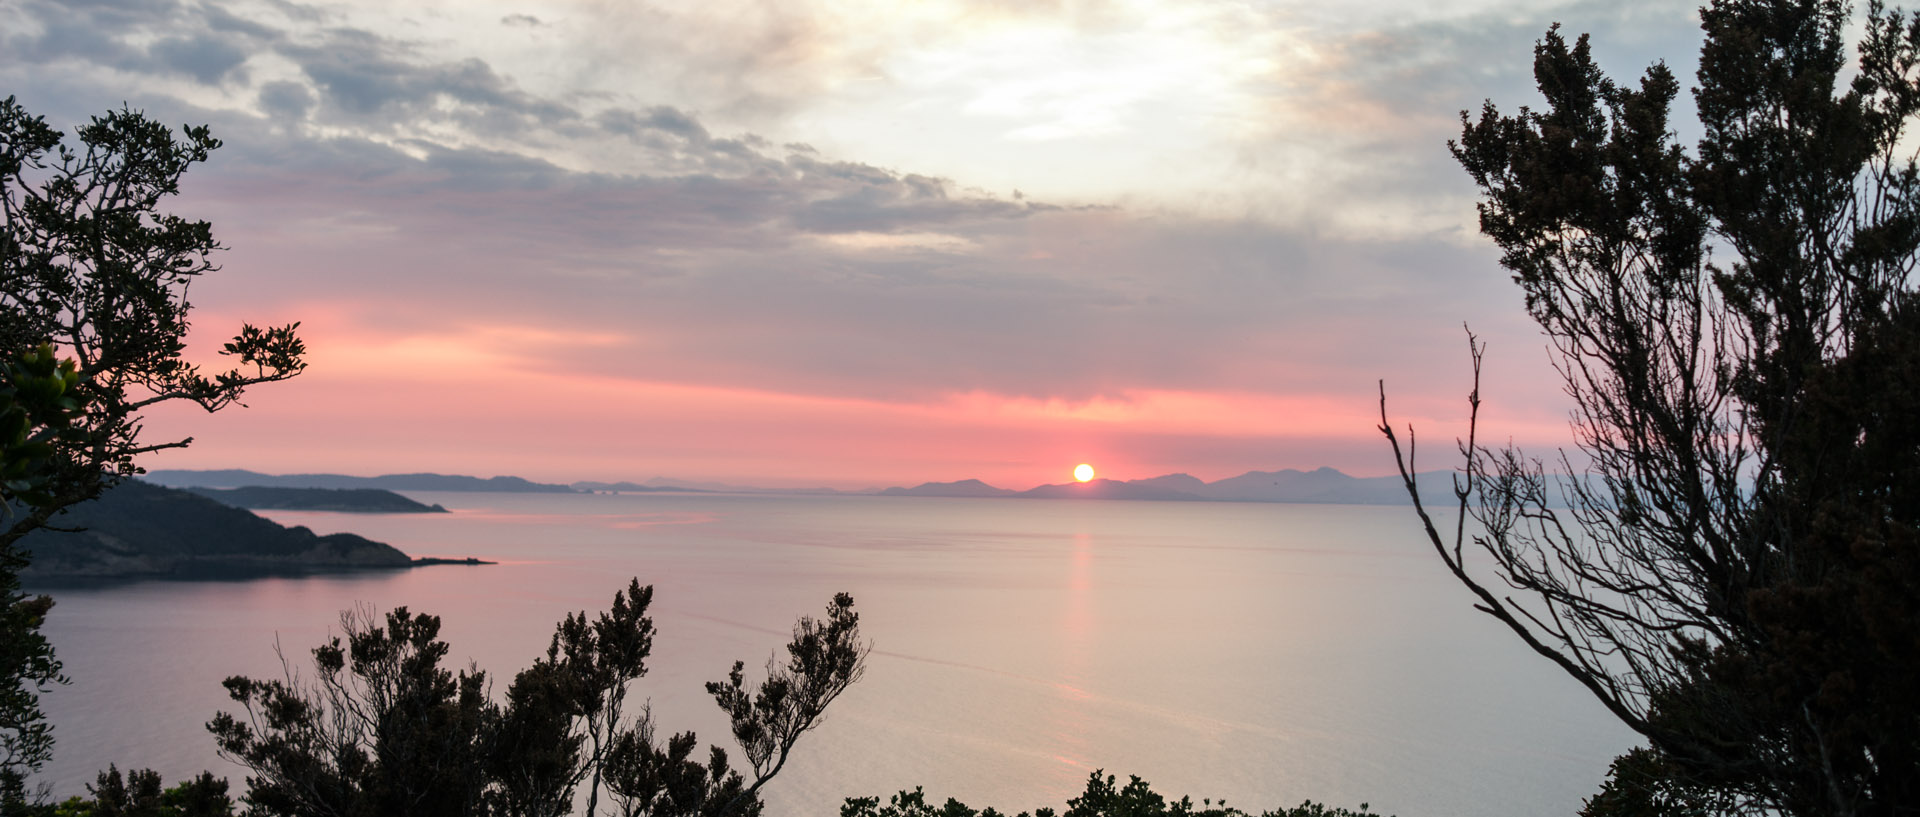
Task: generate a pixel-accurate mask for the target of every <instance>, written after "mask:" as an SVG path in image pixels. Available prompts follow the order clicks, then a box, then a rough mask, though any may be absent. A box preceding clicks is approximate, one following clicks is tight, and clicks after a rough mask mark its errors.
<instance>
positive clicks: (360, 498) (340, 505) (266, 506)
mask: <svg viewBox="0 0 1920 817" xmlns="http://www.w3.org/2000/svg"><path fill="white" fill-rule="evenodd" d="M187 490H189V491H192V492H194V493H196V494H199V495H201V496H204V497H207V498H208V499H212V500H214V501H216V502H219V503H222V504H225V505H232V506H233V507H236V508H254V509H257V510H276V511H341V512H345V513H446V512H447V509H446V508H442V507H440V506H439V505H437V504H436V505H426V504H422V503H419V502H415V501H413V500H411V499H408V498H406V497H404V496H401V495H399V494H396V493H394V492H392V491H388V490H383V489H380V488H273V487H266V486H261V485H247V486H243V487H239V488H197V487H196V488H188V489H187Z"/></svg>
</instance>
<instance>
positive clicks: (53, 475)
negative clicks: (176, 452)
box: [0, 97, 305, 547]
mask: <svg viewBox="0 0 1920 817" xmlns="http://www.w3.org/2000/svg"><path fill="white" fill-rule="evenodd" d="M77 136H78V137H79V146H78V148H77V149H75V148H73V147H69V146H68V145H66V144H63V142H64V139H63V137H62V135H61V134H60V132H59V131H57V130H55V129H54V128H53V127H51V126H49V125H47V123H46V121H45V120H44V119H42V118H40V117H35V116H32V115H30V114H28V113H27V112H26V111H25V110H24V109H22V108H21V107H20V106H19V104H18V103H16V102H15V101H14V99H13V98H12V97H8V98H7V99H5V100H3V101H0V213H4V215H5V218H6V226H5V231H4V233H0V360H19V359H21V358H22V357H23V356H24V355H26V354H27V353H29V352H31V351H32V350H35V349H38V348H39V347H40V346H42V345H43V344H50V345H51V346H52V347H53V348H54V349H55V350H56V351H57V352H58V354H60V355H62V356H68V357H70V358H71V359H72V360H73V362H74V368H73V373H74V375H75V378H74V380H73V381H72V382H71V383H70V384H69V385H68V391H69V392H70V393H71V395H72V396H73V397H74V399H75V400H76V401H77V404H78V406H79V407H81V409H82V410H81V411H80V412H79V413H78V415H77V416H75V417H73V418H72V420H71V423H70V424H69V427H68V428H67V429H65V430H64V431H65V433H63V434H62V435H61V436H60V438H59V439H58V440H55V441H53V442H54V445H53V449H54V450H53V451H52V452H49V454H48V455H47V456H46V457H45V458H44V459H45V462H44V463H43V464H42V466H41V467H40V468H39V469H38V470H40V471H42V474H41V477H40V483H39V485H38V486H37V487H36V489H35V490H36V491H38V492H39V493H40V496H41V497H42V499H43V501H40V502H35V503H33V504H32V505H30V506H29V508H30V510H28V511H27V512H25V513H22V514H20V515H18V516H15V517H11V518H9V519H8V520H7V527H6V528H4V529H0V547H10V546H11V545H12V544H13V543H14V542H16V541H18V539H19V538H20V537H21V536H24V535H25V534H26V533H27V531H29V530H32V529H33V528H36V527H39V526H40V525H42V524H45V522H46V520H47V519H48V518H49V517H50V516H52V515H53V514H54V513H55V512H57V511H58V510H59V509H60V508H63V507H65V506H67V505H71V504H73V503H75V502H79V501H82V500H85V499H90V498H92V497H94V496H96V495H98V494H99V492H100V490H101V489H102V487H104V486H105V485H106V484H110V483H111V482H112V481H113V480H114V479H116V478H118V477H121V476H125V475H128V474H134V473H138V469H137V467H136V466H135V464H134V458H135V457H137V456H139V455H141V454H145V453H149V452H152V451H158V450H161V449H166V448H179V447H183V446H185V445H187V444H188V443H190V442H191V440H169V441H164V442H153V441H149V440H142V439H140V431H141V424H140V416H141V412H142V411H143V410H145V409H146V408H148V407H150V406H153V405H155V404H158V403H164V402H169V401H177V400H187V401H191V402H194V403H197V404H199V405H200V406H202V407H204V408H205V409H206V410H208V411H216V410H219V409H221V408H224V407H226V406H229V405H232V404H234V403H235V402H237V401H238V400H239V399H240V397H241V395H242V394H243V393H244V392H245V390H246V388H247V387H249V386H252V385H255V384H258V383H264V382H269V381H276V380H285V379H287V378H289V377H292V376H294V375H296V374H298V373H299V372H300V370H301V369H302V368H304V364H303V363H302V362H301V358H302V356H303V355H304V353H305V346H304V344H302V343H301V341H300V339H299V338H298V337H297V336H296V335H295V334H294V330H295V328H296V326H297V324H295V325H291V326H283V327H277V328H270V329H259V328H255V327H252V326H244V327H242V328H241V330H240V334H239V335H237V336H235V337H234V338H233V340H232V341H230V342H228V343H227V344H226V345H225V347H224V348H223V349H222V353H223V354H227V355H231V356H233V357H235V358H237V359H238V360H239V363H240V366H239V367H237V368H234V369H232V370H229V371H226V372H220V373H215V374H211V375H209V374H206V373H203V372H202V371H201V370H200V369H199V367H197V366H194V365H192V364H190V363H187V362H186V361H185V360H183V359H182V357H181V353H182V352H183V351H184V349H185V337H186V332H187V326H188V324H187V314H188V311H189V309H190V306H189V304H188V302H187V285H188V284H189V283H190V282H192V280H193V279H195V278H197V277H199V276H201V275H203V274H206V273H208V272H212V271H215V270H217V269H219V267H218V266H217V265H216V264H214V263H213V261H212V260H211V257H212V255H213V253H214V252H216V251H218V250H220V249H222V248H221V246H220V244H219V243H218V242H216V241H215V240H214V238H213V229H212V227H211V226H210V225H209V224H207V222H204V221H192V220H189V219H185V218H182V217H180V216H176V215H173V214H171V213H164V212H161V211H160V209H159V208H160V205H161V200H162V199H164V198H166V197H168V196H172V195H175V194H177V193H178V192H179V190H180V179H181V177H182V176H183V175H184V174H185V173H186V171H187V169H188V168H190V167H191V166H193V165H194V164H196V163H198V162H204V161H206V159H207V157H208V155H209V154H210V153H211V152H212V151H213V150H214V149H216V148H218V147H219V146H220V141H219V140H218V139H215V138H213V136H212V134H211V133H209V132H208V130H207V128H206V127H204V126H202V127H188V128H184V129H183V130H182V132H181V133H180V134H179V136H178V137H176V135H175V134H174V132H173V131H172V130H170V129H168V128H167V127H165V126H163V125H161V124H159V123H157V122H154V121H153V120H151V119H148V118H147V117H146V116H144V115H143V114H141V113H139V112H137V111H133V110H120V111H114V112H111V113H108V114H107V115H106V116H103V117H96V118H94V119H93V120H92V121H91V122H89V123H88V124H86V125H83V126H81V127H80V128H79V129H78V132H77Z"/></svg>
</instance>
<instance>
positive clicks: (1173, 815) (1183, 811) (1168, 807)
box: [840, 770, 1379, 817]
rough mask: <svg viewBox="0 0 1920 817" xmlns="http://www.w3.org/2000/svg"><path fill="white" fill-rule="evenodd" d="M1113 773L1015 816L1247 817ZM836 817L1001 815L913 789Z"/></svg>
mask: <svg viewBox="0 0 1920 817" xmlns="http://www.w3.org/2000/svg"><path fill="white" fill-rule="evenodd" d="M1115 784H1116V781H1115V779H1114V776H1113V775H1105V776H1102V773H1101V771H1100V770H1095V771H1094V772H1093V773H1092V774H1090V775H1088V776H1087V789H1086V791H1084V792H1081V794H1080V796H1079V797H1076V798H1073V799H1072V800H1068V801H1067V809H1066V811H1065V812H1055V811H1054V810H1053V809H1051V808H1040V809H1035V810H1034V811H1033V812H1031V815H1029V812H1025V811H1023V812H1020V815H1019V817H1056V814H1057V815H1058V817H1253V815H1252V814H1251V813H1249V812H1245V811H1241V810H1240V809H1237V808H1232V807H1229V806H1228V805H1227V804H1226V802H1225V801H1222V802H1219V803H1215V802H1213V801H1211V800H1204V801H1201V802H1200V803H1199V804H1197V805H1196V804H1195V803H1194V802H1193V798H1190V797H1182V798H1180V799H1179V800H1168V799H1167V798H1165V797H1162V796H1161V795H1160V794H1159V793H1158V792H1155V791H1154V790H1153V787H1152V786H1149V785H1147V781H1145V780H1141V779H1140V778H1139V777H1133V778H1131V779H1129V780H1128V781H1127V785H1125V786H1118V785H1115ZM840 817H1005V815H1004V814H1002V813H1001V812H998V811H995V810H993V809H992V808H986V809H980V810H974V809H972V808H968V807H967V805H966V804H965V803H962V802H960V801H958V800H955V799H953V798H951V797H949V798H947V801H946V803H944V804H942V805H939V806H935V805H932V804H930V803H928V802H927V796H926V793H925V792H923V791H921V790H920V789H918V788H916V789H914V790H913V791H903V792H900V793H899V794H896V795H893V796H892V797H890V798H888V801H887V804H886V805H881V804H880V798H878V797H849V798H847V801H846V803H845V804H843V805H842V806H841V807H840ZM1259 817H1379V815H1377V814H1375V813H1373V812H1371V811H1368V810H1367V804H1366V803H1361V804H1360V810H1359V811H1350V810H1348V809H1344V808H1331V807H1328V806H1324V805H1321V804H1319V803H1315V802H1313V801H1311V800H1309V801H1307V802H1304V803H1301V804H1300V805H1298V806H1295V807H1293V808H1290V809H1275V810H1271V811H1263V812H1260V813H1259Z"/></svg>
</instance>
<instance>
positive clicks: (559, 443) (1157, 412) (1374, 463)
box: [141, 306, 1557, 490]
mask: <svg viewBox="0 0 1920 817" xmlns="http://www.w3.org/2000/svg"><path fill="white" fill-rule="evenodd" d="M288 311H289V312H291V313H295V314H304V315H311V316H313V317H311V318H309V319H308V321H307V322H305V323H303V325H302V334H303V336H304V337H305V338H306V339H307V340H308V343H309V345H310V347H311V348H313V349H314V354H313V356H312V358H311V364H312V365H311V367H310V368H309V369H308V370H307V371H306V372H305V373H303V374H302V375H301V376H300V377H298V378H295V379H294V380H292V381H289V382H287V383H275V384H270V385H266V386H262V387H260V388H258V389H256V390H252V391H249V392H248V393H247V396H246V402H247V403H248V404H249V406H250V407H249V408H244V409H240V408H236V409H234V410H231V411H225V412H221V413H220V414H219V415H218V416H209V415H207V414H206V413H204V412H202V411H199V410H198V409H197V408H194V407H190V406H187V407H182V406H173V407H168V408H162V409H157V410H155V411H153V412H151V413H150V414H149V417H148V419H149V423H148V430H149V432H150V433H151V434H152V435H153V436H154V437H155V438H156V439H157V438H160V437H168V438H175V439H177V438H184V437H194V438H196V440H195V442H194V444H193V446H192V447H191V448H189V449H185V450H178V451H168V452H162V453H161V454H157V455H155V456H153V457H151V458H143V460H142V462H141V465H142V466H144V467H147V468H247V469H251V470H256V471H263V472H269V473H300V472H332V473H349V474H377V473H404V472H417V471H438V472H443V473H467V474H473V475H478V476H493V475H499V474H511V475H515V476H520V477H524V478H527V479H532V480H536V481H543V482H572V481H575V480H601V481H618V480H635V481H640V480H645V479H649V478H652V477H656V476H664V477H672V478H677V479H689V480H705V481H715V482H726V483H732V484H747V485H764V486H767V487H794V488H813V487H835V488H843V489H856V490H857V489H864V488H881V487H887V486H890V485H902V486H911V485H915V484H918V483H920V482H925V481H947V480H959V479H969V478H972V479H980V480H982V481H985V482H987V483H989V484H992V485H994V486H996V487H1001V488H1011V489H1015V490H1024V489H1026V488H1030V487H1033V486H1036V485H1040V484H1044V483H1046V482H1052V481H1056V480H1057V479H1058V478H1057V477H1052V478H1050V477H1049V475H1053V474H1058V473H1059V471H1058V470H1057V469H1058V468H1059V465H1058V463H1060V462H1063V461H1064V462H1076V463H1078V462H1081V458H1082V457H1087V458H1094V457H1097V458H1100V459H1101V460H1102V463H1103V469H1104V470H1105V471H1107V472H1108V473H1115V474H1130V475H1134V476H1157V475H1160V474H1168V473H1175V472H1183V473H1189V474H1192V475H1193V476H1196V477H1199V478H1201V479H1207V480H1215V479H1222V478H1226V477H1232V476H1238V475H1240V474H1242V473H1245V472H1247V471H1250V470H1274V469H1280V468H1302V469H1311V468H1315V467H1319V466H1322V465H1330V466H1333V467H1335V468H1339V469H1341V470H1342V471H1345V472H1347V473H1349V474H1352V475H1355V476H1377V475H1380V474H1382V473H1384V472H1385V465H1386V464H1385V463H1383V462H1381V460H1382V459H1383V457H1382V455H1381V454H1380V453H1379V444H1378V433H1379V432H1378V431H1377V430H1375V428H1374V426H1375V424H1376V423H1377V422H1378V418H1377V411H1378V404H1377V399H1378V398H1377V397H1375V396H1373V395H1372V394H1369V393H1367V392H1368V391H1369V390H1359V391H1358V393H1357V394H1354V395H1345V394H1325V393H1313V392H1305V393H1295V394H1283V393H1246V392H1231V391H1214V390H1173V389H1164V388H1160V389H1155V388H1139V389H1121V390H1115V391H1112V392H1108V393H1105V394H1102V395H1095V396H1091V397H1082V398H1077V399H1075V398H1066V397H1034V396H1028V395H1018V394H1006V393H998V392H993V391H988V390H983V389H973V390H967V391H956V392H948V393H943V394H926V395H918V396H899V397H884V396H879V395H862V394H854V393H842V394H833V393H827V392H815V393H808V392H801V391H795V390H792V389H782V388H777V387H774V388H770V387H766V386H756V385H740V384H727V383H724V382H709V383H694V382H680V381H676V380H675V379H673V378H671V377H661V378H658V379H653V378H649V377H647V376H646V369H645V368H644V367H635V369H634V370H633V371H632V372H621V371H614V370H610V369H607V368H594V367H593V366H592V365H590V364H586V363H581V362H578V361H575V360H572V359H569V357H568V356H567V355H566V354H564V353H560V354H556V353H555V351H554V350H579V349H597V348H622V347H625V346H627V345H628V344H629V343H630V342H634V341H631V340H630V338H628V337H626V336H622V335H620V334H618V333H593V332H580V331H569V332H561V331H557V330H548V329H545V328H542V327H538V326H514V325H491V324H486V325H481V324H472V325H465V326H460V327H454V328H439V329H429V328H424V327H408V328H406V329H403V330H400V331H394V330H393V329H392V328H388V327H375V326H369V325H367V323H366V322H363V321H360V320H355V318H354V316H351V315H347V314H342V313H343V312H345V311H346V310H341V309H327V308H324V307H320V306H316V307H314V308H299V309H291V308H290V309H289V310H288ZM225 317H226V316H223V315H215V316H208V318H209V319H208V320H206V321H205V323H206V324H207V325H211V326H220V325H224V324H227V323H232V321H227V320H221V319H222V318H225ZM209 335H211V333H209ZM207 357H209V358H213V356H212V355H208V356H207ZM217 360H218V359H217V358H214V360H210V361H209V362H210V363H214V361H217ZM220 362H224V361H220ZM214 365H218V364H217V363H214ZM1409 402H1410V403H1411V402H1412V401H1409ZM1411 407H1412V406H1410V408H1411ZM1445 408H1447V409H1451V408H1452V406H1451V405H1450V404H1449V405H1448V406H1446V407H1445ZM1428 416H1431V415H1428ZM1428 416H1422V414H1421V413H1419V411H1418V409H1417V408H1416V409H1415V411H1412V412H1408V414H1406V415H1398V416H1397V417H1396V419H1399V420H1400V421H1402V422H1414V423H1418V424H1419V425H1420V427H1421V431H1422V432H1423V436H1424V435H1425V434H1426V433H1428V429H1432V433H1433V434H1436V435H1439V436H1440V438H1442V439H1444V438H1446V437H1447V436H1450V433H1451V432H1452V430H1453V429H1452V428H1451V427H1450V426H1447V425H1443V424H1441V423H1439V422H1436V421H1434V420H1430V419H1428ZM1448 419H1452V418H1448ZM1556 424H1557V423H1556ZM1504 427H1505V428H1509V429H1511V428H1513V427H1514V426H1513V425H1512V424H1508V425H1506V426H1504ZM1523 436H1532V435H1523ZM1348 452H1357V453H1348ZM1422 464H1424V463H1422ZM1087 468H1088V470H1089V471H1091V465H1088V466H1087ZM1077 470H1078V469H1076V471H1077ZM1074 476H1075V477H1076V479H1079V480H1080V481H1087V480H1091V479H1092V478H1093V474H1091V473H1088V474H1087V475H1086V476H1085V477H1082V476H1081V475H1080V474H1078V473H1075V474H1074Z"/></svg>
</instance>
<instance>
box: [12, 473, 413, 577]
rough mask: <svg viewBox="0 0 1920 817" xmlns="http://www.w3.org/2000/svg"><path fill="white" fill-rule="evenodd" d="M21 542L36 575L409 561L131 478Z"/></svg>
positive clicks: (303, 569) (359, 540)
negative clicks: (52, 527)
mask: <svg viewBox="0 0 1920 817" xmlns="http://www.w3.org/2000/svg"><path fill="white" fill-rule="evenodd" d="M53 524H54V525H57V526H59V527H61V528H69V529H78V530H67V531H61V530H49V529H44V528H43V529H41V530H38V531H35V532H33V533H31V534H29V535H27V536H26V537H25V538H24V539H22V540H21V541H20V547H21V548H22V549H23V550H27V551H29V552H31V553H32V554H33V556H32V562H31V563H30V564H29V566H28V567H27V569H26V570H25V571H24V572H23V573H22V576H23V577H25V578H27V579H30V580H59V579H76V578H85V579H96V578H141V577H175V578H192V577H219V576H232V577H244V576H270V575H302V574H308V573H320V572H332V571H341V570H361V569H369V568H401V567H411V566H413V565H417V564H437V563H442V562H443V561H445V560H431V559H419V560H416V559H413V558H411V557H409V556H407V554H405V553H402V552H400V551H399V550H397V549H395V548H394V547H392V546H390V545H387V544H383V543H380V542H375V541H373V540H371V539H366V538H363V537H360V536H355V535H353V534H351V533H335V534H330V535H327V536H316V535H314V533H313V531H311V530H308V529H306V528H303V527H291V528H289V527H282V526H280V525H278V524H275V523H274V522H272V521H271V520H267V519H262V518H260V517H259V516H256V515H254V514H252V513H249V512H247V511H245V510H242V509H239V508H235V507H231V506H228V505H224V504H221V503H219V502H215V501H214V500H212V499H208V498H207V497H204V496H200V495H199V494H195V493H192V492H189V491H181V490H175V489H172V488H165V487H162V486H159V485H150V484H147V483H145V482H141V481H138V480H129V481H127V482H123V483H121V484H120V485H118V486H115V487H113V488H111V489H109V490H108V491H107V492H106V493H105V494H103V495H101V497H100V498H99V499H95V500H92V501H90V502H83V503H81V504H79V505H75V506H73V507H71V508H68V509H67V510H66V511H65V512H64V513H61V514H60V515H58V516H55V517H54V518H53Z"/></svg>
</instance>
